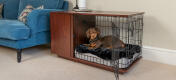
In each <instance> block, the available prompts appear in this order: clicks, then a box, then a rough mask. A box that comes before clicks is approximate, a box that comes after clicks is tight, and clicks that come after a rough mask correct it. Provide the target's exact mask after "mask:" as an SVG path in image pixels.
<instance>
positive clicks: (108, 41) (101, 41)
mask: <svg viewBox="0 0 176 80" xmlns="http://www.w3.org/2000/svg"><path fill="white" fill-rule="evenodd" d="M86 35H87V38H89V39H90V40H89V42H90V44H89V45H87V46H88V47H89V49H96V48H100V47H102V48H107V49H112V48H124V47H125V44H124V43H123V42H122V41H121V40H120V39H119V38H118V37H115V36H104V37H102V38H100V30H99V29H98V28H95V27H93V28H89V29H88V30H87V32H86Z"/></svg>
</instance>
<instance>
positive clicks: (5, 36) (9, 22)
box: [0, 0, 68, 62]
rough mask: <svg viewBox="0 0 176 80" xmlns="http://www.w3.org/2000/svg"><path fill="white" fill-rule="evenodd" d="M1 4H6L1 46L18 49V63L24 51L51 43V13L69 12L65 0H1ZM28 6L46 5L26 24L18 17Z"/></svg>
mask: <svg viewBox="0 0 176 80" xmlns="http://www.w3.org/2000/svg"><path fill="white" fill-rule="evenodd" d="M0 3H3V4H5V5H4V11H3V19H0V45H1V46H6V47H10V48H14V49H16V50H17V61H18V62H21V53H22V49H25V48H29V47H33V46H36V45H43V44H48V43H50V21H49V20H50V19H49V16H50V15H49V14H50V12H53V11H66V10H68V2H67V1H64V0H0ZM28 4H30V5H32V6H34V7H37V6H41V5H44V8H45V9H41V10H33V11H32V12H31V13H29V14H28V16H27V22H26V23H25V24H24V23H23V22H20V21H18V20H17V17H18V16H19V14H20V13H21V11H22V10H23V9H24V8H25V6H26V5H28Z"/></svg>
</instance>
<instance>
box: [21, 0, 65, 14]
mask: <svg viewBox="0 0 176 80" xmlns="http://www.w3.org/2000/svg"><path fill="white" fill-rule="evenodd" d="M63 2H64V0H20V4H19V12H18V15H19V14H20V13H21V12H22V11H23V9H24V8H25V7H26V5H32V6H33V7H39V6H42V5H43V6H44V9H60V8H62V6H63Z"/></svg>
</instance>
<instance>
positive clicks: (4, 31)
mask: <svg viewBox="0 0 176 80" xmlns="http://www.w3.org/2000/svg"><path fill="white" fill-rule="evenodd" d="M29 35H30V29H29V28H28V27H27V26H26V25H25V24H24V23H22V22H20V21H18V20H0V38H4V39H10V40H21V39H28V37H29Z"/></svg>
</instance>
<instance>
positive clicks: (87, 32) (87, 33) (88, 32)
mask: <svg viewBox="0 0 176 80" xmlns="http://www.w3.org/2000/svg"><path fill="white" fill-rule="evenodd" d="M86 36H87V38H90V29H88V30H87V31H86Z"/></svg>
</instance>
